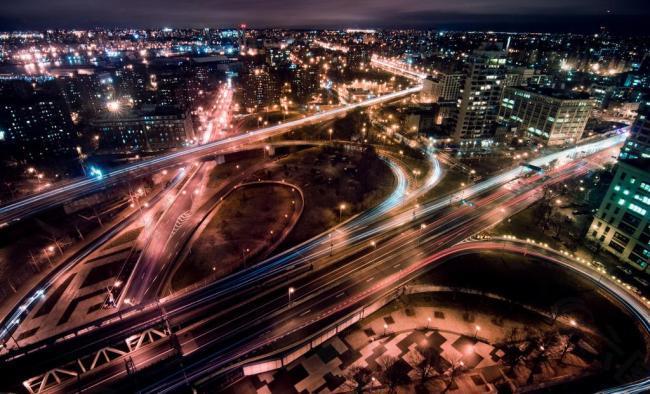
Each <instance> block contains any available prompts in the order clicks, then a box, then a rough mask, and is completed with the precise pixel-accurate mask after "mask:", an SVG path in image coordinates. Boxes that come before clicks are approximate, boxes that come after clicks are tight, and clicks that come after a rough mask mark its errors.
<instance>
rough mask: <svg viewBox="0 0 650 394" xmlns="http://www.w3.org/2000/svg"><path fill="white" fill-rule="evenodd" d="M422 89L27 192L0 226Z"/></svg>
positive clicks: (0, 216)
mask: <svg viewBox="0 0 650 394" xmlns="http://www.w3.org/2000/svg"><path fill="white" fill-rule="evenodd" d="M421 89H422V86H421V85H417V86H414V87H410V88H407V89H404V90H401V91H398V92H394V93H390V94H386V95H382V96H378V97H374V98H371V99H368V100H365V101H362V102H359V103H354V104H349V105H345V106H342V107H340V108H334V109H330V110H326V111H321V112H318V113H315V114H313V115H309V116H305V117H303V118H300V119H296V120H292V121H288V122H284V123H281V124H277V125H273V126H269V127H265V128H262V129H257V130H253V131H249V132H247V133H245V134H240V135H235V136H230V137H226V138H222V139H219V140H216V141H214V142H209V143H205V144H203V145H197V146H192V147H188V148H184V149H179V150H177V151H175V152H172V153H166V154H163V155H160V156H157V157H154V158H151V159H146V160H142V161H140V162H136V163H132V164H129V165H126V166H124V167H120V168H117V169H115V170H112V171H110V172H106V173H105V174H102V175H101V176H94V177H84V178H80V179H77V180H72V181H68V182H65V183H62V184H57V185H54V186H53V187H52V188H50V189H47V190H45V191H43V192H41V193H38V194H34V195H30V196H28V197H25V198H22V199H19V200H17V201H14V202H12V203H9V204H6V205H3V206H1V207H0V227H4V226H8V225H10V224H11V223H12V222H13V221H17V220H22V219H25V218H27V217H29V216H31V215H34V214H36V213H38V212H42V211H44V210H46V209H50V208H52V207H56V206H59V205H61V204H63V203H64V202H67V201H72V200H74V199H77V198H79V197H81V196H84V195H87V194H90V193H94V192H97V191H101V190H103V189H105V188H108V187H110V186H111V185H114V184H118V183H121V182H124V181H126V180H128V179H134V178H138V177H141V176H144V175H147V174H151V173H154V172H156V171H160V170H162V169H164V168H166V167H170V166H175V165H179V164H182V163H186V162H194V161H197V160H198V159H200V158H203V157H205V156H210V155H218V154H221V153H224V152H228V151H233V150H237V149H240V148H242V147H243V146H244V145H246V144H250V143H254V142H259V141H262V140H265V139H267V138H270V137H273V136H276V135H280V134H283V133H286V132H288V131H290V130H292V129H295V128H298V127H303V126H308V125H311V124H315V123H319V122H322V121H325V120H329V119H333V118H335V117H337V116H340V115H343V114H345V113H347V112H350V111H353V110H356V109H359V108H365V107H369V106H373V105H377V104H382V103H386V102H390V101H393V100H399V99H402V98H404V97H407V96H409V95H411V94H413V93H417V92H419V91H420V90H421Z"/></svg>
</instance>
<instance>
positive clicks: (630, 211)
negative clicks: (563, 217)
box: [587, 159, 650, 270]
mask: <svg viewBox="0 0 650 394" xmlns="http://www.w3.org/2000/svg"><path fill="white" fill-rule="evenodd" d="M648 218H650V159H631V160H619V162H618V165H617V167H616V172H615V174H614V179H613V180H612V183H611V185H610V186H609V190H607V193H606V194H605V198H604V199H603V201H602V203H601V204H600V208H599V209H598V212H597V213H596V216H595V217H594V220H593V222H592V224H591V227H590V229H589V231H588V233H587V237H588V238H589V239H591V240H593V241H595V242H598V243H600V244H601V246H602V247H603V248H604V249H605V250H607V251H609V252H611V253H613V254H614V255H616V256H618V257H619V258H620V259H621V260H623V261H626V262H627V263H629V264H631V265H632V266H634V267H635V268H637V269H639V270H646V269H647V267H648V261H650V223H649V221H648Z"/></svg>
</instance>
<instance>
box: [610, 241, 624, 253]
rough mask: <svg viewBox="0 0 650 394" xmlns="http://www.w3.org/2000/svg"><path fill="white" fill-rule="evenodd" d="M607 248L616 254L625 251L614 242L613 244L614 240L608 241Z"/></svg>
mask: <svg viewBox="0 0 650 394" xmlns="http://www.w3.org/2000/svg"><path fill="white" fill-rule="evenodd" d="M609 247H610V248H612V249H614V250H615V251H617V252H618V253H623V251H624V250H625V248H624V247H623V246H621V245H619V244H617V243H616V242H614V240H611V241H609Z"/></svg>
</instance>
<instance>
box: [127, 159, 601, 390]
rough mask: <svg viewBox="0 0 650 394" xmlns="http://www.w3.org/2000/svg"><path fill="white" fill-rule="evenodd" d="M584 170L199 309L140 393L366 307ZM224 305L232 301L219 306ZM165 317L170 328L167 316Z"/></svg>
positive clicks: (527, 184)
mask: <svg viewBox="0 0 650 394" xmlns="http://www.w3.org/2000/svg"><path fill="white" fill-rule="evenodd" d="M588 168H589V164H588V163H587V162H585V161H579V162H576V163H572V164H569V165H567V166H564V167H561V168H559V169H558V170H557V171H555V173H554V174H553V175H552V177H551V178H549V179H546V180H544V179H543V178H542V177H541V176H535V177H533V178H531V179H529V180H525V181H522V182H520V183H519V185H518V187H517V188H516V189H512V188H511V189H509V188H507V187H504V186H502V187H499V188H497V189H495V190H493V191H492V192H489V193H487V194H486V195H485V196H484V197H481V198H479V199H477V200H476V201H475V205H474V206H473V207H470V206H461V207H452V208H450V209H446V210H445V211H444V212H443V213H442V214H441V215H434V217H433V218H432V217H428V216H427V217H424V216H422V217H420V218H418V219H416V220H415V221H412V222H409V223H408V224H407V225H406V226H401V227H399V228H395V229H394V230H393V231H390V232H387V233H386V234H384V235H382V236H378V237H377V238H376V243H375V246H371V245H369V244H367V243H365V244H363V245H351V246H349V247H348V249H353V250H346V251H345V252H344V256H343V259H341V257H340V256H337V255H334V256H332V257H331V258H325V259H324V260H326V261H324V262H322V263H321V267H320V268H319V270H318V271H317V272H313V273H311V274H308V275H307V276H306V277H303V278H301V279H300V280H297V281H295V284H293V283H294V282H293V281H291V282H287V283H286V284H282V285H281V286H278V287H277V288H276V289H272V290H271V291H270V293H269V294H265V295H264V296H263V297H262V296H258V297H254V299H252V300H251V299H249V297H243V298H242V299H241V301H240V302H241V303H242V304H240V305H238V306H237V307H231V308H229V309H227V310H225V311H223V312H221V313H217V314H216V315H210V314H204V315H205V316H210V317H209V318H207V319H203V320H200V321H198V322H196V323H194V324H192V325H190V326H186V327H184V328H182V329H181V330H179V331H177V332H176V337H177V339H178V343H179V348H180V352H181V353H182V354H183V356H184V359H185V360H186V361H184V363H183V365H184V366H185V367H184V370H183V371H182V372H181V371H179V372H177V373H175V374H172V375H169V377H168V378H166V379H162V380H161V381H160V382H159V383H157V384H155V385H154V386H152V387H150V388H148V389H147V390H145V392H172V391H174V390H178V389H180V388H181V387H182V386H183V385H184V384H185V383H184V382H185V379H186V378H187V379H189V380H190V381H193V380H195V379H197V378H199V377H201V376H204V374H206V373H207V372H209V371H213V370H216V369H219V368H221V367H224V366H227V365H229V364H231V363H233V362H235V361H236V360H239V359H241V358H242V357H244V356H245V355H248V354H251V353H253V352H255V351H257V350H258V349H267V350H268V349H269V346H271V345H273V346H277V347H282V346H283V345H287V344H291V343H294V342H295V341H298V340H301V339H302V338H305V337H307V338H308V337H309V335H311V334H313V333H314V332H316V331H318V330H320V329H321V328H323V327H327V326H328V324H329V323H332V322H334V321H336V320H338V319H339V318H340V317H341V316H342V315H344V314H346V313H349V311H350V310H354V309H355V308H358V307H359V306H362V305H367V304H368V303H370V302H371V300H372V299H374V298H376V297H378V296H380V295H383V294H384V293H385V292H387V291H393V290H394V289H395V288H396V287H399V286H401V285H402V284H404V283H406V282H407V281H408V280H410V279H412V278H413V277H414V276H416V275H417V274H419V273H420V272H421V270H422V269H423V268H424V267H425V266H427V265H429V264H430V263H431V262H432V261H434V259H432V260H430V259H424V260H422V259H423V258H424V257H426V256H440V255H442V254H444V253H446V251H447V250H448V249H449V248H450V247H452V246H453V245H455V244H457V243H458V242H460V241H462V240H463V239H465V238H467V237H468V236H470V235H472V234H475V233H478V232H480V231H481V230H483V229H485V228H487V227H490V226H492V225H494V224H495V223H497V222H499V221H500V220H502V219H503V218H505V217H507V216H509V214H511V213H512V212H516V211H518V210H520V209H523V208H525V207H527V206H528V205H530V204H531V203H532V202H534V201H536V200H537V199H538V198H539V197H540V196H541V188H542V186H544V185H549V184H551V183H558V182H563V181H564V180H566V179H568V178H570V177H573V176H577V175H581V174H584V173H585V172H586V171H587V170H588ZM544 178H546V177H544ZM502 209H503V210H504V211H502ZM431 219H433V221H432V222H426V224H425V222H424V221H425V220H426V221H428V220H431ZM388 220H390V219H388ZM422 224H425V227H422ZM435 260H437V259H435ZM288 285H293V286H294V288H295V293H294V294H295V295H294V298H293V300H292V301H291V305H289V304H288V297H287V296H286V286H288ZM238 299H239V297H238ZM218 303H219V302H218ZM230 304H232V300H229V302H228V304H223V307H226V306H227V305H230ZM217 310H220V309H217ZM170 321H171V324H172V326H174V319H173V318H171V320H170ZM154 357H158V356H154ZM151 359H152V355H151V354H146V355H144V356H143V357H142V358H134V363H135V365H136V366H138V365H147V363H148V362H151V361H152V360H151ZM139 363H141V364H139ZM168 372H171V371H168ZM118 373H119V372H118Z"/></svg>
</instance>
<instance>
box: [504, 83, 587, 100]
mask: <svg viewBox="0 0 650 394" xmlns="http://www.w3.org/2000/svg"><path fill="white" fill-rule="evenodd" d="M512 88H513V89H517V90H523V91H526V92H530V93H535V94H539V95H542V96H547V97H552V98H556V99H559V100H588V99H589V94H588V93H585V92H573V91H570V90H564V89H554V88H547V87H538V86H513V87H512Z"/></svg>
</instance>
